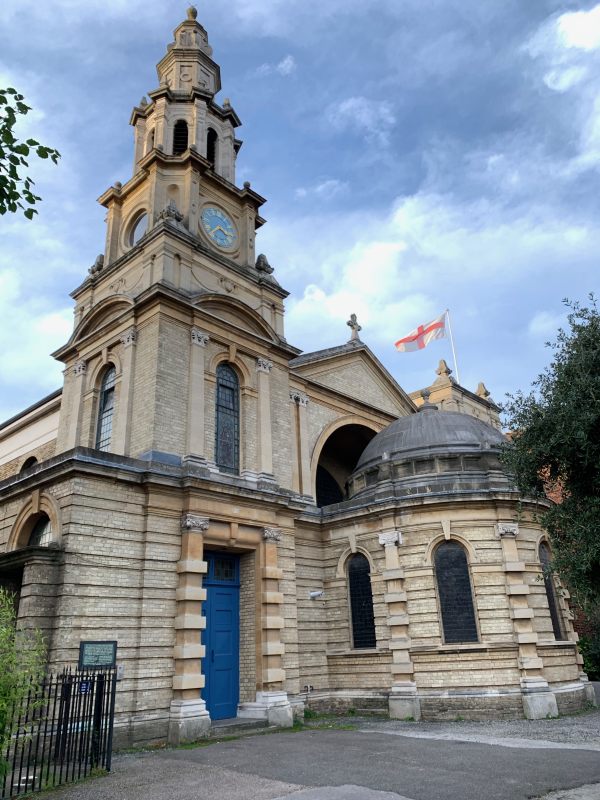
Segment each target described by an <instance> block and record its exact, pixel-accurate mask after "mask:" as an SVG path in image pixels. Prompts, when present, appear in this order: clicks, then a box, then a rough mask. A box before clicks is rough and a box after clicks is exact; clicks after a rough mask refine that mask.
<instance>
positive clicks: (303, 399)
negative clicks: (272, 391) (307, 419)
mask: <svg viewBox="0 0 600 800" xmlns="http://www.w3.org/2000/svg"><path fill="white" fill-rule="evenodd" d="M290 400H291V401H292V403H298V405H300V406H302V407H303V408H305V407H306V406H307V405H308V395H306V394H304V392H300V391H298V390H297V389H292V390H291V391H290Z"/></svg>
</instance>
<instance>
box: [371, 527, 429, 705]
mask: <svg viewBox="0 0 600 800" xmlns="http://www.w3.org/2000/svg"><path fill="white" fill-rule="evenodd" d="M379 544H380V545H381V546H382V547H383V548H384V550H385V569H384V571H383V580H384V581H385V602H386V605H387V622H388V627H389V629H390V643H389V647H390V650H391V651H392V665H391V673H392V688H391V692H390V696H389V700H388V703H389V713H390V717H391V718H392V719H406V718H407V717H411V718H412V719H415V720H418V719H420V718H421V704H420V701H419V698H418V697H417V687H416V684H415V682H414V679H413V677H414V671H415V670H414V666H413V663H412V659H411V657H410V637H409V634H408V612H407V607H406V591H405V586H404V570H403V569H402V567H401V566H400V555H399V551H398V547H399V545H401V544H402V533H401V532H400V531H398V530H390V531H384V532H383V533H381V534H380V535H379Z"/></svg>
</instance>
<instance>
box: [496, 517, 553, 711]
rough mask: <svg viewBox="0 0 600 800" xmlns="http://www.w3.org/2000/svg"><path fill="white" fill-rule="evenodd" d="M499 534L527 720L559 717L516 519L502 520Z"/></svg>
mask: <svg viewBox="0 0 600 800" xmlns="http://www.w3.org/2000/svg"><path fill="white" fill-rule="evenodd" d="M496 527H497V531H498V536H499V537H500V540H501V542H502V558H503V561H504V571H505V573H506V593H507V595H508V602H509V606H510V616H511V618H512V620H513V626H514V631H515V636H516V640H517V644H518V645H519V669H520V672H521V692H522V698H523V712H524V714H525V717H526V718H527V719H545V718H546V717H549V716H550V717H557V716H558V707H557V705H556V697H555V696H554V693H553V692H551V691H550V687H549V686H548V681H547V680H546V679H545V678H544V673H543V668H544V662H543V661H542V659H541V658H540V657H539V656H538V652H537V641H538V635H537V633H536V632H535V631H534V629H533V613H534V612H533V609H532V608H530V607H529V601H528V599H527V598H528V596H529V586H528V585H527V584H526V582H525V562H523V561H519V552H518V548H517V536H518V534H519V526H518V524H517V523H516V522H499V523H498V524H497V526H496Z"/></svg>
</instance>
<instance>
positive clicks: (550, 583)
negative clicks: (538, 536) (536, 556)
mask: <svg viewBox="0 0 600 800" xmlns="http://www.w3.org/2000/svg"><path fill="white" fill-rule="evenodd" d="M540 564H541V565H542V570H543V574H544V586H545V587H546V597H547V599H548V608H549V609H550V619H551V620H552V630H553V631H554V638H555V639H559V640H561V639H566V638H567V637H566V636H565V632H564V630H563V626H562V624H561V617H560V612H559V609H558V602H557V600H556V590H555V588H554V578H553V577H552V566H551V565H552V554H551V553H550V548H549V546H548V543H547V542H541V543H540Z"/></svg>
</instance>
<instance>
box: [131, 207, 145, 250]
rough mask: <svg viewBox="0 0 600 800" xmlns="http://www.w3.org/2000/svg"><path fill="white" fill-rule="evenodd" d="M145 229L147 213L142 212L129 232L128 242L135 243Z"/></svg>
mask: <svg viewBox="0 0 600 800" xmlns="http://www.w3.org/2000/svg"><path fill="white" fill-rule="evenodd" d="M147 230H148V214H146V213H145V212H144V213H143V214H141V215H140V216H139V217H138V218H137V220H136V221H135V223H134V225H133V227H132V229H131V233H130V234H129V244H130V245H134V244H137V243H138V242H139V240H140V239H141V238H142V236H143V235H144V234H145V233H146V231H147Z"/></svg>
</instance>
